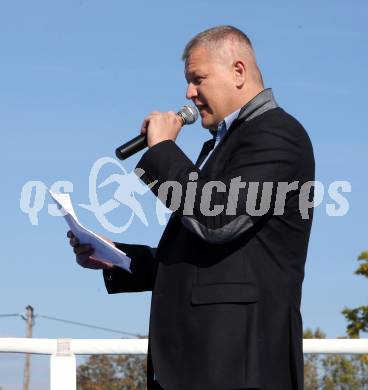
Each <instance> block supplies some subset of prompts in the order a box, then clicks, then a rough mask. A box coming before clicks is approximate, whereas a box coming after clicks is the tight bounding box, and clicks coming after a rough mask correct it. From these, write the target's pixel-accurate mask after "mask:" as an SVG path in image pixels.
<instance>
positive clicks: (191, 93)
mask: <svg viewBox="0 0 368 390" xmlns="http://www.w3.org/2000/svg"><path fill="white" fill-rule="evenodd" d="M197 95H198V94H197V88H196V87H195V86H194V85H193V84H192V83H189V84H188V87H187V93H186V98H187V99H193V98H194V97H196V96H197Z"/></svg>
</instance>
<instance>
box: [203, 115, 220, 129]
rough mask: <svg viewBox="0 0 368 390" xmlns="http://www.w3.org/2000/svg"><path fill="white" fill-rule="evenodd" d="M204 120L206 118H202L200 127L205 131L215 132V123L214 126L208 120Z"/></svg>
mask: <svg viewBox="0 0 368 390" xmlns="http://www.w3.org/2000/svg"><path fill="white" fill-rule="evenodd" d="M206 119H207V118H202V122H201V124H202V127H203V128H204V129H207V130H211V131H217V124H216V123H215V124H214V123H212V122H211V121H209V120H208V119H207V120H206Z"/></svg>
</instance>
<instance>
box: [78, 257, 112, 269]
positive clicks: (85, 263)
mask: <svg viewBox="0 0 368 390" xmlns="http://www.w3.org/2000/svg"><path fill="white" fill-rule="evenodd" d="M77 263H78V264H79V265H80V266H81V267H83V268H90V269H109V268H112V267H113V265H112V263H110V262H108V261H103V260H100V259H97V258H95V257H91V256H85V255H81V256H77Z"/></svg>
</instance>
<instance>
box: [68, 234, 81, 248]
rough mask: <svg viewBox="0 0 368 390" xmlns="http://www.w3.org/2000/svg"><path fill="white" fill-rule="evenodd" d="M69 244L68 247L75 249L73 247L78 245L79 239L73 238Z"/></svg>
mask: <svg viewBox="0 0 368 390" xmlns="http://www.w3.org/2000/svg"><path fill="white" fill-rule="evenodd" d="M69 243H70V245H71V246H72V247H75V246H77V245H79V238H78V237H75V236H73V237H72V238H71V239H70V240H69Z"/></svg>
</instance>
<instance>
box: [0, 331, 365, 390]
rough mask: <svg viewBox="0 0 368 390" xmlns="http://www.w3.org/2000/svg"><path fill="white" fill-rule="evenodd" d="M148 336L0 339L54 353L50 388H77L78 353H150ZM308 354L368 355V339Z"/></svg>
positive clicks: (324, 345) (6, 344) (23, 349)
mask: <svg viewBox="0 0 368 390" xmlns="http://www.w3.org/2000/svg"><path fill="white" fill-rule="evenodd" d="M147 347H148V342H147V339H29V338H0V352H9V353H14V352H19V353H35V354H47V355H51V362H50V390H76V387H77V386H76V377H77V375H76V360H75V355H100V354H109V355H110V354H146V353H147ZM303 351H304V353H316V354H349V355H350V354H368V339H306V340H304V341H303Z"/></svg>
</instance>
